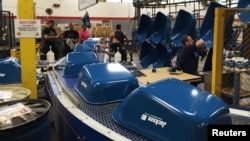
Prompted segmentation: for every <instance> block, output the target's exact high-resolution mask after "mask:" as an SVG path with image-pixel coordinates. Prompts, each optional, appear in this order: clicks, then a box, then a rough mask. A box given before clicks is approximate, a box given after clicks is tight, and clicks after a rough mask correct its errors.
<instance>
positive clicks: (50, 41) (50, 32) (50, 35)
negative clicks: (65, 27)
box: [42, 20, 62, 60]
mask: <svg viewBox="0 0 250 141" xmlns="http://www.w3.org/2000/svg"><path fill="white" fill-rule="evenodd" d="M54 23H55V22H54V21H53V20H49V21H48V22H47V27H45V28H44V29H43V31H42V40H43V48H42V52H43V53H44V55H45V56H46V54H47V52H48V51H49V50H50V46H51V50H52V51H53V52H54V55H55V60H58V57H59V50H58V48H57V47H56V43H55V39H58V38H60V37H61V36H62V34H59V35H57V33H56V30H55V29H54Z"/></svg>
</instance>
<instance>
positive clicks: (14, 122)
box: [0, 99, 50, 141]
mask: <svg viewBox="0 0 250 141" xmlns="http://www.w3.org/2000/svg"><path fill="white" fill-rule="evenodd" d="M16 105H18V106H19V107H22V106H24V107H26V108H27V109H29V110H30V112H28V113H26V114H23V115H20V116H15V117H12V118H9V120H4V118H3V114H2V115H1V113H4V112H5V110H9V111H11V110H13V107H15V108H16ZM20 105H21V106H20ZM17 109H18V108H17ZM49 109H50V103H49V102H48V101H46V100H43V99H23V100H15V101H9V102H4V103H0V140H1V141H49V140H50V126H49ZM21 111H22V112H23V110H21ZM24 111H25V108H24ZM5 115H8V114H5ZM1 119H2V120H1Z"/></svg>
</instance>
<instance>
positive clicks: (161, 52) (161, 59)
mask: <svg viewBox="0 0 250 141" xmlns="http://www.w3.org/2000/svg"><path fill="white" fill-rule="evenodd" d="M156 55H157V57H158V59H157V60H156V61H155V62H153V68H161V67H166V66H170V64H171V49H170V48H169V47H168V46H167V45H164V44H161V43H159V44H157V46H156Z"/></svg>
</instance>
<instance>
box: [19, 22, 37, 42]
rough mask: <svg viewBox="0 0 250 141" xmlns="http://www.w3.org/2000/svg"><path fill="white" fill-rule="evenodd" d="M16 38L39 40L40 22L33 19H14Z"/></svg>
mask: <svg viewBox="0 0 250 141" xmlns="http://www.w3.org/2000/svg"><path fill="white" fill-rule="evenodd" d="M15 37H16V38H41V21H40V20H34V19H15Z"/></svg>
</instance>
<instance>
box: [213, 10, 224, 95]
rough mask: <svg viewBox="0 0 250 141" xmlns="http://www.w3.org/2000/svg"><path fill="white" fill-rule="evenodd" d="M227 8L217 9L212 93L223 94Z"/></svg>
mask: <svg viewBox="0 0 250 141" xmlns="http://www.w3.org/2000/svg"><path fill="white" fill-rule="evenodd" d="M224 25H225V8H216V9H215V19H214V38H213V58H212V59H213V60H212V84H211V93H213V94H215V95H217V96H219V97H220V96H221V87H222V71H223V55H222V52H223V47H224V31H225V29H224Z"/></svg>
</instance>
